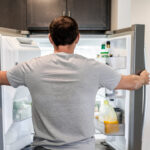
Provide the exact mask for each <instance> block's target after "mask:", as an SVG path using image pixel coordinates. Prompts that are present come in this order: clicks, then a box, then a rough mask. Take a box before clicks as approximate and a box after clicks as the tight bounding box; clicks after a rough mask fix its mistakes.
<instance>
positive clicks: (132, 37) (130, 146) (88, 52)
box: [0, 25, 146, 150]
mask: <svg viewBox="0 0 150 150" xmlns="http://www.w3.org/2000/svg"><path fill="white" fill-rule="evenodd" d="M12 31H13V33H12ZM144 31H145V26H144V25H132V26H131V27H129V28H126V29H121V30H116V31H111V32H106V34H103V35H100V34H98V33H96V34H81V38H80V41H79V43H78V45H77V46H76V49H75V54H80V55H83V56H84V57H87V58H91V59H95V60H96V61H99V62H100V63H104V64H107V65H109V66H111V67H112V68H113V69H114V70H116V71H117V72H119V73H121V74H124V75H129V74H136V73H138V72H139V71H141V70H144V69H145V55H144ZM5 33H6V32H1V30H0V34H1V35H0V70H9V69H10V68H12V67H13V66H15V65H17V64H18V63H22V62H24V61H27V60H30V59H32V58H35V57H39V56H44V55H48V54H51V53H53V47H52V45H51V44H50V43H49V40H48V36H47V35H43V34H32V35H28V36H26V35H22V34H20V33H19V32H18V31H17V30H9V31H8V32H7V33H6V34H5ZM107 41H109V42H110V43H111V47H110V51H111V53H112V57H108V58H105V57H104V58H102V57H99V54H100V51H101V45H102V44H103V43H106V42H107ZM145 95H146V87H143V88H141V89H139V90H137V91H128V90H116V91H109V90H107V89H105V88H102V89H100V90H99V91H98V92H97V95H96V99H95V104H96V106H98V107H100V106H101V102H102V101H103V100H104V99H108V100H109V102H110V103H111V104H112V105H113V107H115V108H119V109H120V110H121V112H122V121H121V122H120V124H119V132H117V133H114V134H106V133H105V131H104V130H103V128H102V126H101V127H100V125H99V124H98V122H97V121H96V120H95V121H94V120H93V122H94V123H95V138H96V141H98V142H97V144H100V143H105V144H107V145H108V146H110V147H111V148H112V149H115V150H146V149H142V143H143V139H142V135H143V125H144V114H145V103H146V96H145ZM31 107H32V98H31V96H30V92H29V91H28V89H27V88H25V87H19V88H17V89H14V88H13V87H9V86H1V87H0V150H21V149H24V148H25V147H27V146H28V145H30V144H31V142H32V140H33V135H34V130H33V126H32V113H31ZM95 113H98V110H96V112H95ZM144 132H146V130H144ZM97 149H99V148H97Z"/></svg>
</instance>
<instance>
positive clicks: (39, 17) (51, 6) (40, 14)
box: [27, 0, 66, 30]
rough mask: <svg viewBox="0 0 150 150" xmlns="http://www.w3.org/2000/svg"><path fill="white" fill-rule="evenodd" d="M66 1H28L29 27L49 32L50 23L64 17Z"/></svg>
mask: <svg viewBox="0 0 150 150" xmlns="http://www.w3.org/2000/svg"><path fill="white" fill-rule="evenodd" d="M65 10H66V0H27V27H28V29H29V30H30V29H32V30H34V29H35V30H47V29H48V26H49V24H50V22H51V21H52V20H53V19H54V18H55V17H58V16H62V15H64V13H65Z"/></svg>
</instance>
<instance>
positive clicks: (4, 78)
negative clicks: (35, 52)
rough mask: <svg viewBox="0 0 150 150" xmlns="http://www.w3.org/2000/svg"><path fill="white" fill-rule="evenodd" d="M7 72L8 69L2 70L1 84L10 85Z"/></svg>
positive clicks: (0, 74)
mask: <svg viewBox="0 0 150 150" xmlns="http://www.w3.org/2000/svg"><path fill="white" fill-rule="evenodd" d="M6 74H7V71H0V85H10V84H9V82H8V79H7V75H6Z"/></svg>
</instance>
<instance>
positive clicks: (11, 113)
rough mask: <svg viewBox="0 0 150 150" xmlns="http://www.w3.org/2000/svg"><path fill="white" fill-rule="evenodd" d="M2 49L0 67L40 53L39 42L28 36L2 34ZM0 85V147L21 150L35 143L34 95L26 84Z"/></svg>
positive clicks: (12, 65)
mask: <svg viewBox="0 0 150 150" xmlns="http://www.w3.org/2000/svg"><path fill="white" fill-rule="evenodd" d="M29 43H30V44H29ZM0 50H1V51H0V53H1V55H0V58H1V61H0V70H9V69H11V68H12V67H14V66H15V65H17V64H18V63H21V62H23V61H27V60H29V59H32V58H34V57H39V56H41V50H40V49H39V47H38V46H37V44H36V43H35V42H34V41H33V40H30V39H27V38H20V37H10V36H2V37H1V49H0ZM0 88H1V89H0V92H1V93H0V98H1V99H0V142H2V143H1V144H0V150H20V149H21V148H23V147H25V146H26V145H28V144H30V143H31V142H32V134H31V133H33V129H32V120H31V96H30V93H29V91H28V89H27V88H25V87H18V88H13V87H9V86H2V87H0Z"/></svg>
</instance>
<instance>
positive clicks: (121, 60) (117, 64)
mask: <svg viewBox="0 0 150 150" xmlns="http://www.w3.org/2000/svg"><path fill="white" fill-rule="evenodd" d="M126 61H127V58H126V56H115V57H109V58H107V59H106V63H107V64H108V65H109V66H111V67H113V69H115V70H118V69H126Z"/></svg>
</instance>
